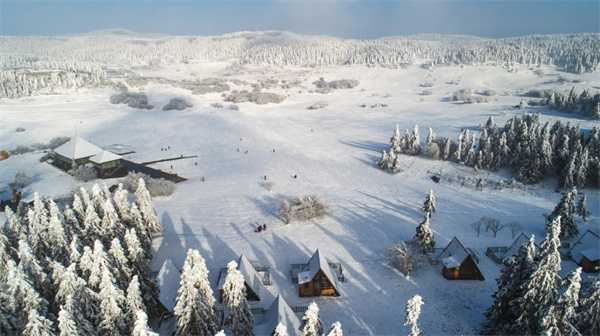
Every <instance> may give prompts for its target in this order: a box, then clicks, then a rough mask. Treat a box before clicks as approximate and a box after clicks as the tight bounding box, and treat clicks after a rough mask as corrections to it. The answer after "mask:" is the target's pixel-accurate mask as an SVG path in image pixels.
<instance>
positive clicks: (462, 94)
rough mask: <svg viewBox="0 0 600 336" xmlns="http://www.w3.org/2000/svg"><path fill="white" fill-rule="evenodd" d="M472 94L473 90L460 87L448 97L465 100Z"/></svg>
mask: <svg viewBox="0 0 600 336" xmlns="http://www.w3.org/2000/svg"><path fill="white" fill-rule="evenodd" d="M472 94H473V91H472V90H471V89H469V88H466V89H460V90H458V91H455V92H454V93H453V94H452V97H450V101H462V102H464V101H466V100H467V99H469V98H471V95H472Z"/></svg>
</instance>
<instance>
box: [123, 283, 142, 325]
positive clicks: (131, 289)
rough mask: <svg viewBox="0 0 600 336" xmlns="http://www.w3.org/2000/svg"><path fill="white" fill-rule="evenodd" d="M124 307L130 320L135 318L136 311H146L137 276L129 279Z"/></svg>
mask: <svg viewBox="0 0 600 336" xmlns="http://www.w3.org/2000/svg"><path fill="white" fill-rule="evenodd" d="M126 307H127V313H128V314H129V316H130V317H131V318H132V319H133V318H134V317H135V316H136V313H137V311H138V310H142V311H144V312H145V311H146V306H144V302H143V301H142V292H141V291H140V283H139V281H138V276H137V275H134V276H133V277H132V278H131V282H129V286H128V287H127V297H126Z"/></svg>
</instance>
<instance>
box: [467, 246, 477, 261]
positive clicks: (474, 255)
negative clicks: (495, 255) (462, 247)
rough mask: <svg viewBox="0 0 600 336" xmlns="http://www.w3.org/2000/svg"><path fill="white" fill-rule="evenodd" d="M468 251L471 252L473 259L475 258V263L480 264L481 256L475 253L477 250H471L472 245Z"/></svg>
mask: <svg viewBox="0 0 600 336" xmlns="http://www.w3.org/2000/svg"><path fill="white" fill-rule="evenodd" d="M467 252H469V254H470V255H471V257H472V258H473V260H475V263H476V264H479V257H478V256H477V254H476V253H475V251H473V250H471V248H470V247H467Z"/></svg>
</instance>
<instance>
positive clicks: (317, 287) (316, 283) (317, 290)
mask: <svg viewBox="0 0 600 336" xmlns="http://www.w3.org/2000/svg"><path fill="white" fill-rule="evenodd" d="M313 295H315V296H320V295H321V280H320V279H315V280H313Z"/></svg>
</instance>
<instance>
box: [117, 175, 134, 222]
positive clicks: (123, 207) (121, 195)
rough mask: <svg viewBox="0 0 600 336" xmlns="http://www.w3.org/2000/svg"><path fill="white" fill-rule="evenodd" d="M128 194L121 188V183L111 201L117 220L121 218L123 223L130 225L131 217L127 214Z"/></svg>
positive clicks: (128, 206)
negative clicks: (117, 216)
mask: <svg viewBox="0 0 600 336" xmlns="http://www.w3.org/2000/svg"><path fill="white" fill-rule="evenodd" d="M128 194H129V193H128V192H127V190H126V189H124V188H123V183H119V187H118V188H117V190H115V193H114V196H113V201H114V203H115V208H116V209H117V213H118V215H119V218H121V220H122V221H123V222H124V223H127V224H129V225H131V224H130V223H131V215H130V214H129V209H130V208H131V204H129V200H128Z"/></svg>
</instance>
